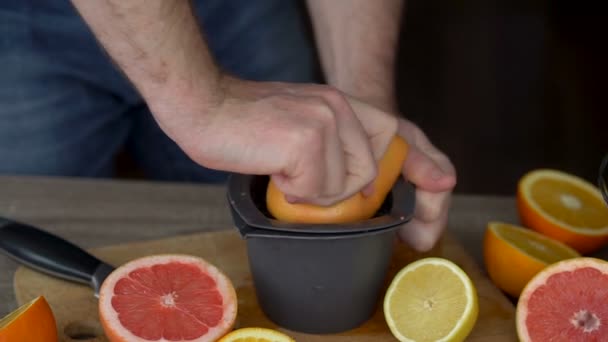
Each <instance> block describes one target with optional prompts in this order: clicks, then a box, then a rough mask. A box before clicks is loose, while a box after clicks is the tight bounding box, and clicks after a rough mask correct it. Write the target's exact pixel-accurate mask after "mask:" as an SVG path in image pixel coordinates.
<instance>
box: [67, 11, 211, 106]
mask: <svg viewBox="0 0 608 342" xmlns="http://www.w3.org/2000/svg"><path fill="white" fill-rule="evenodd" d="M72 2H73V4H74V5H75V7H76V8H77V10H78V11H79V12H80V14H81V16H82V17H83V18H84V20H85V21H86V22H87V24H88V25H89V26H90V28H91V29H92V31H93V33H94V34H95V36H96V37H97V39H98V40H99V41H100V42H101V44H102V45H103V47H104V48H105V50H106V51H107V52H108V54H109V55H110V57H111V58H112V59H113V60H114V62H115V63H116V64H117V65H118V66H119V67H120V68H121V69H122V71H124V73H125V74H126V75H127V77H128V78H129V79H130V80H131V82H132V83H133V84H134V85H135V86H136V88H137V89H138V90H139V92H140V93H141V94H142V96H143V97H144V98H145V99H146V100H147V101H148V104H149V105H151V106H156V105H158V106H160V107H162V106H163V103H166V102H167V101H171V99H174V98H176V97H177V98H188V97H192V96H196V97H197V98H198V99H199V100H202V102H212V101H214V97H215V96H216V92H217V91H216V89H217V83H218V82H219V78H220V73H219V70H218V68H217V67H216V65H215V63H214V61H213V58H212V57H211V54H210V52H209V50H208V48H207V45H206V42H205V41H204V37H203V35H202V34H201V32H200V29H199V26H198V23H197V21H196V19H195V17H194V14H193V11H192V8H191V4H190V1H185V0H163V1H145V0H95V1H90V0H72Z"/></svg>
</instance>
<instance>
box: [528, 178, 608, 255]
mask: <svg viewBox="0 0 608 342" xmlns="http://www.w3.org/2000/svg"><path fill="white" fill-rule="evenodd" d="M517 208H518V211H519V215H520V218H521V221H522V224H523V225H524V226H526V227H528V228H532V229H534V230H536V231H538V232H540V233H542V234H544V235H547V236H549V237H551V238H553V239H555V240H558V241H561V242H563V243H565V244H567V245H569V246H571V247H572V248H574V249H576V250H577V251H579V252H580V253H582V254H587V253H591V252H593V251H596V250H597V249H599V248H600V247H602V246H604V245H605V244H606V243H607V242H608V207H607V206H606V204H605V203H604V201H603V198H602V195H601V194H600V191H599V189H598V188H597V187H595V186H594V185H592V184H591V183H589V182H587V181H586V180H584V179H582V178H579V177H577V176H574V175H571V174H568V173H565V172H561V171H557V170H548V169H540V170H534V171H531V172H529V173H527V174H526V175H524V176H523V177H522V178H521V179H520V181H519V183H518V186H517Z"/></svg>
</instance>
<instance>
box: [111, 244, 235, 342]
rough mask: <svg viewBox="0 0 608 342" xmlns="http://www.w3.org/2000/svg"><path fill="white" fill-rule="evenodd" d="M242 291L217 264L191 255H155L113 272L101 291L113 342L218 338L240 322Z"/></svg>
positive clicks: (195, 340)
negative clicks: (238, 315) (237, 295)
mask: <svg viewBox="0 0 608 342" xmlns="http://www.w3.org/2000/svg"><path fill="white" fill-rule="evenodd" d="M236 314H237V302H236V292H235V290H234V287H233V285H232V283H231V281H230V279H229V278H228V277H227V276H226V275H224V274H223V273H222V272H221V271H220V270H219V269H218V268H216V267H215V266H214V265H212V264H210V263H208V262H207V261H205V260H203V259H201V258H198V257H194V256H189V255H154V256H147V257H143V258H139V259H136V260H133V261H130V262H128V263H126V264H124V265H122V266H120V267H119V268H117V269H116V270H114V272H112V273H111V274H110V275H109V276H108V278H106V280H105V281H104V283H103V285H102V287H101V290H100V294H99V315H100V319H101V323H102V326H103V329H104V331H105V333H106V335H107V337H108V338H109V339H110V341H113V342H117V341H120V342H132V341H191V342H205V341H216V340H217V339H219V338H220V337H222V336H224V335H225V334H226V333H227V332H228V331H230V330H231V329H232V327H233V326H234V322H235V319H236Z"/></svg>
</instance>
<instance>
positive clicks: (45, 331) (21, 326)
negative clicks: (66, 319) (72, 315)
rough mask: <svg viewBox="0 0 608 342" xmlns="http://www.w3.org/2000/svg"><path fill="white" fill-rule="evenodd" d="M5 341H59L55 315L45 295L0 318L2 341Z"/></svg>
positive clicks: (0, 337) (0, 340)
mask: <svg viewBox="0 0 608 342" xmlns="http://www.w3.org/2000/svg"><path fill="white" fill-rule="evenodd" d="M5 341H6V342H9V341H10V342H13V341H15V342H16V341H36V342H56V341H57V325H56V323H55V316H54V315H53V312H52V311H51V307H50V306H49V304H48V303H47V302H46V300H45V299H44V297H42V296H40V297H37V298H35V299H33V300H32V301H30V302H29V303H26V304H24V305H22V306H21V307H19V308H18V309H17V310H15V311H13V312H11V313H10V314H8V315H7V316H5V317H4V318H2V319H0V342H5Z"/></svg>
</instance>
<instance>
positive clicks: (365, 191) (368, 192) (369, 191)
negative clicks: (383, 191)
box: [361, 183, 374, 197]
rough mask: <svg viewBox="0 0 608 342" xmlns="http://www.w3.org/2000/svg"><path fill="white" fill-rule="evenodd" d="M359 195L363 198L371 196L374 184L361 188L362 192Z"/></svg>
mask: <svg viewBox="0 0 608 342" xmlns="http://www.w3.org/2000/svg"><path fill="white" fill-rule="evenodd" d="M361 193H362V194H363V196H365V197H368V196H371V195H372V194H373V193H374V184H373V183H372V184H370V185H367V186H365V188H363V191H361Z"/></svg>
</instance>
